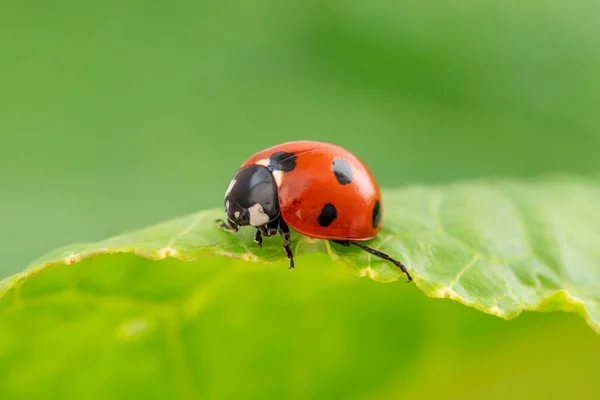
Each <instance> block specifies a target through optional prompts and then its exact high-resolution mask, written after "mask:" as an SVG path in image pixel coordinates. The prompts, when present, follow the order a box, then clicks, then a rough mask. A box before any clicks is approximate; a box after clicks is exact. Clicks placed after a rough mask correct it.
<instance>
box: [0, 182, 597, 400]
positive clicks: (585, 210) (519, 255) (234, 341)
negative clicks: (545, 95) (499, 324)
mask: <svg viewBox="0 0 600 400" xmlns="http://www.w3.org/2000/svg"><path fill="white" fill-rule="evenodd" d="M384 204H385V206H386V209H385V217H384V218H385V222H384V226H385V227H384V229H383V230H382V232H381V235H380V236H379V237H378V238H377V239H376V240H373V241H372V243H371V245H372V246H374V247H376V248H379V249H381V250H383V251H386V252H388V253H390V254H392V255H394V256H395V257H397V258H399V259H401V260H403V261H404V263H405V264H406V265H407V266H408V268H409V270H410V271H411V273H412V275H413V277H414V279H415V284H416V286H417V287H418V288H419V289H421V290H422V291H423V292H424V293H425V294H426V295H428V296H431V297H449V298H452V299H455V300H458V301H459V302H461V303H463V304H466V305H469V306H471V307H474V308H476V309H478V310H481V311H484V312H486V313H490V314H494V315H497V316H501V317H503V318H506V319H509V318H512V317H515V316H516V315H518V314H519V313H521V312H522V311H524V310H537V311H553V310H564V311H573V312H576V313H578V314H580V315H582V316H583V317H585V318H586V320H587V321H588V323H589V325H590V326H591V327H592V328H593V329H594V330H596V332H598V331H600V312H599V311H600V307H599V304H600V268H599V267H598V265H597V260H598V259H599V258H600V250H598V247H597V246H596V243H598V242H599V241H600V232H599V230H598V229H597V227H598V226H600V217H599V215H598V212H597V205H598V204H600V187H599V185H598V184H597V183H596V182H595V181H590V180H578V179H573V178H555V179H547V180H543V181H529V182H523V181H522V182H518V181H495V182H469V183H461V184H455V185H448V186H439V187H419V186H415V187H409V188H405V189H402V190H387V191H385V192H384ZM218 217H222V211H221V210H211V211H202V212H199V213H197V214H194V215H191V216H187V217H184V218H180V219H176V220H173V221H169V222H166V223H163V224H160V225H156V226H152V227H149V228H146V229H143V230H140V231H137V232H133V233H129V234H125V235H121V236H118V237H115V238H111V239H108V240H105V241H102V242H98V243H92V244H78V245H72V246H69V247H66V248H63V249H59V250H57V251H54V252H52V253H50V254H48V255H46V256H44V257H42V258H41V259H40V260H38V261H36V262H34V263H33V264H32V265H31V266H30V267H29V268H28V269H27V270H25V271H24V272H22V273H19V274H17V275H14V276H12V277H9V278H7V279H5V280H3V281H0V326H2V329H0V398H7V399H10V398H39V397H44V396H48V395H49V394H52V396H53V397H56V398H81V396H83V395H85V396H88V395H89V396H92V397H97V398H115V395H117V394H118V397H126V396H127V395H130V396H133V397H144V398H165V397H173V396H178V397H180V398H197V397H199V396H200V397H209V398H211V397H215V396H221V395H223V394H224V393H225V394H228V395H230V396H232V397H235V396H240V395H255V396H256V397H261V396H263V395H264V394H265V393H270V394H271V395H275V396H276V397H282V396H283V397H286V396H288V395H289V394H290V393H292V392H289V390H292V391H293V390H299V389H297V388H296V389H293V388H294V387H296V386H294V385H296V383H294V382H296V380H295V378H293V377H294V376H296V375H294V374H295V373H297V370H298V369H301V370H302V371H303V372H302V375H300V376H301V377H302V378H303V382H312V384H311V385H312V386H310V385H309V386H302V387H303V388H304V389H303V390H309V388H310V390H313V392H306V393H308V394H307V396H308V397H311V396H310V394H311V393H312V394H313V395H316V394H317V393H320V394H321V395H323V392H322V390H321V389H319V388H320V387H325V386H322V385H323V384H324V383H323V382H322V381H321V380H322V379H327V375H323V376H322V375H319V373H318V370H317V371H316V372H315V374H316V375H311V373H310V372H308V371H311V370H312V368H313V367H312V365H313V364H312V363H313V362H314V357H315V356H318V354H317V353H319V352H320V351H331V349H335V348H338V347H336V346H340V347H339V348H340V349H358V348H361V346H362V345H363V342H364V340H365V338H368V337H373V336H378V335H380V334H381V332H382V331H385V332H395V333H394V334H393V338H394V341H395V340H400V342H405V341H411V346H406V347H405V345H402V346H398V345H397V343H396V344H392V343H387V344H386V342H385V341H383V342H381V341H376V342H373V341H371V342H370V344H369V348H370V349H371V350H368V351H367V352H366V353H364V354H365V357H367V355H366V354H369V355H368V357H367V358H365V359H362V358H361V357H362V356H361V355H360V354H363V353H360V354H359V353H356V352H353V353H348V354H352V356H351V357H352V358H351V359H345V361H343V360H344V356H343V354H347V353H344V352H342V353H335V355H334V356H331V357H327V359H330V360H331V363H332V364H331V363H330V364H331V365H328V366H327V367H324V369H323V371H340V374H342V375H344V374H349V373H351V372H350V371H349V370H347V369H345V367H343V365H346V364H347V365H356V363H359V364H361V363H368V362H369V361H368V360H370V359H371V356H372V355H371V354H370V352H371V351H372V349H373V346H377V343H380V344H381V346H383V347H382V348H380V349H378V350H376V351H377V352H386V353H389V354H391V353H393V352H396V351H397V352H399V354H398V355H397V356H393V357H391V359H394V360H397V359H402V358H406V356H410V357H413V358H412V359H415V358H416V357H417V353H415V352H418V349H419V348H420V346H426V345H425V344H424V343H421V344H419V343H417V342H415V340H422V339H416V338H426V337H427V335H425V333H424V331H422V330H423V329H425V327H426V326H428V325H431V323H430V322H426V321H425V320H423V318H424V317H425V315H428V313H431V312H430V311H426V310H427V309H428V308H424V307H425V306H423V305H422V304H421V302H422V300H420V299H419V298H416V297H413V298H407V297H406V296H410V294H411V293H412V292H414V289H415V286H414V285H405V284H402V285H400V286H398V285H379V284H374V285H375V286H376V287H375V286H368V287H366V286H364V284H360V282H365V280H359V279H355V278H352V277H351V275H350V274H347V273H346V272H345V271H344V269H343V268H340V267H341V266H342V265H344V264H345V265H347V266H348V269H349V270H350V272H351V273H352V274H354V275H358V276H368V277H370V278H372V279H373V280H375V281H379V282H392V281H396V280H398V279H401V282H404V280H405V277H404V275H403V274H402V273H401V272H400V271H399V270H398V269H396V268H395V267H393V266H392V265H390V264H389V263H387V262H383V261H381V260H379V259H375V258H371V257H370V256H369V255H368V254H366V253H363V252H361V251H360V250H358V249H355V248H346V247H342V246H338V245H335V244H330V243H328V242H325V241H321V240H314V239H310V238H307V237H303V236H300V235H298V234H294V235H293V240H294V245H295V247H294V249H295V253H296V256H297V269H296V270H287V268H286V267H287V263H286V260H285V257H284V255H283V252H282V250H281V247H280V240H278V239H270V240H269V239H266V240H265V246H264V248H263V249H262V250H260V249H258V248H257V247H256V246H255V245H254V243H253V240H252V236H253V235H252V231H251V229H244V230H242V231H240V232H239V233H237V234H232V233H228V232H224V231H222V230H221V229H219V228H218V227H217V226H216V225H215V224H214V219H215V218H218ZM119 253H125V254H119ZM217 256H224V257H217ZM159 260H160V261H159ZM246 261H253V262H255V263H249V262H246ZM315 277H316V278H315ZM346 277H350V278H346ZM315 279H316V280H315ZM336 288H337V289H336ZM421 297H422V296H421ZM408 304H410V306H407V305H408ZM374 308H377V309H378V310H379V311H378V313H377V315H378V317H377V321H379V322H378V323H382V324H390V325H389V326H386V327H385V328H383V327H381V326H379V325H378V323H376V322H375V320H374V319H373V314H372V311H371V310H373V309H374ZM419 310H420V311H419ZM288 312H289V313H290V316H289V317H286V315H287V313H288ZM453 315H459V317H453ZM460 315H461V314H460V313H458V314H457V313H456V312H455V313H454V314H452V313H450V314H448V311H447V310H446V311H442V312H437V313H434V316H432V317H428V319H430V318H433V320H434V321H436V322H437V323H438V325H439V326H438V325H434V326H435V329H434V331H435V332H438V331H439V332H441V333H440V335H443V336H445V337H446V336H448V335H450V336H451V335H452V334H453V333H448V332H445V331H443V330H442V328H441V326H442V325H448V324H450V325H452V324H451V323H450V322H448V321H455V320H456V318H461V319H462V318H466V317H464V316H462V317H461V316H460ZM384 316H385V317H384ZM286 318H287V319H286ZM297 319H300V321H298V320H297ZM406 319H409V320H410V321H412V322H411V327H410V328H408V327H406V326H405V324H404V322H403V321H405V320H406ZM444 321H446V322H444ZM453 323H455V322H453ZM472 324H473V322H469V323H468V324H467V325H468V326H469V327H471V326H472ZM478 325H480V326H481V327H484V326H485V324H483V325H481V323H478ZM293 326H295V327H296V328H294V331H296V330H297V331H298V332H299V333H298V335H300V337H302V339H300V338H295V337H294V336H293V335H292V336H290V327H293ZM349 327H354V328H353V332H345V331H346V330H347V329H349ZM469 329H471V328H469ZM480 329H483V328H480ZM548 329H554V328H548ZM557 332H561V331H560V330H559V331H557ZM454 334H455V335H457V334H458V333H454ZM397 335H400V336H397ZM503 335H507V333H504V334H503ZM240 336H242V337H240ZM317 336H320V337H322V338H325V339H321V340H325V342H322V341H316V342H315V341H312V342H311V340H312V338H315V337H317ZM461 336H464V332H463V333H462V334H461ZM474 339H475V338H474ZM298 340H301V341H302V342H298ZM331 340H335V341H341V342H340V343H339V344H337V345H334V344H332V343H333V342H331ZM423 340H424V339H423ZM436 340H439V338H438V339H436ZM498 340H500V339H498ZM511 340H516V339H511ZM548 340H549V341H548V343H549V344H548V346H549V347H553V346H554V344H553V343H555V340H556V338H555V339H548ZM342 342H343V343H344V344H342ZM442 342H443V341H442ZM526 342H527V343H528V344H527V346H530V343H531V342H530V341H526ZM238 343H239V344H238ZM278 343H279V344H280V345H281V346H282V347H281V348H279V347H277V346H278V345H277V344H278ZM319 343H321V345H323V346H327V350H319V348H316V349H314V351H312V350H311V351H309V352H306V351H304V350H299V349H307V348H308V347H310V346H313V345H317V346H318V345H319ZM327 343H329V344H327ZM540 343H541V342H540ZM584 343H587V342H585V341H584V342H582V344H581V346H583V347H585V346H589V343H588V344H587V345H584ZM223 346H225V347H223ZM273 346H275V347H273ZM332 346H333V347H332ZM415 346H416V347H415ZM511 346H512V345H511ZM548 346H547V347H548ZM290 348H292V349H294V348H295V349H296V351H295V352H294V359H295V360H296V361H295V363H294V365H293V366H290V365H289V363H288V362H287V361H286V360H288V358H286V357H287V356H284V355H285V354H287V353H286V352H287V351H288V349H290ZM267 349H268V350H267ZM290 351H291V350H290ZM543 351H547V350H543ZM315 352H316V353H315ZM390 352H391V353H390ZM435 352H436V357H439V355H440V354H441V353H442V350H440V349H437V350H435ZM304 353H305V354H304ZM278 354H281V357H283V358H281V357H279V356H278ZM389 354H388V356H389ZM411 354H412V356H411ZM590 354H591V353H590ZM267 355H268V357H269V360H270V361H269V362H268V363H262V361H259V360H262V359H264V357H266V356H267ZM232 357H233V358H232ZM410 357H409V358H407V360H410V359H411V358H410ZM448 357H449V360H456V354H454V353H451V354H450V355H449V356H448ZM493 357H495V358H490V360H492V359H496V360H497V359H498V357H500V356H499V355H498V356H493ZM387 358H390V357H387ZM340 360H341V361H340ZM338 361H339V362H338ZM488 361H489V360H488ZM488 361H486V362H488ZM588 361H589V360H587V361H585V362H588ZM407 362H408V361H407ZM448 362H450V361H448ZM481 362H482V363H483V362H484V361H483V360H482V361H481ZM489 362H492V361H489ZM590 362H591V361H590ZM231 363H233V364H235V365H238V363H239V364H240V365H245V366H247V367H248V366H250V365H252V366H253V367H252V368H259V369H258V370H257V371H262V373H264V374H279V375H281V376H279V375H278V377H279V378H278V379H280V380H281V383H280V384H276V383H272V382H271V383H269V385H268V386H264V385H261V384H260V379H259V380H258V381H257V380H256V378H257V377H258V375H257V374H258V372H257V374H252V373H250V374H246V373H241V374H237V373H236V379H237V380H239V381H240V382H244V383H243V384H240V385H241V386H239V387H237V386H236V387H233V386H231V387H230V386H229V384H228V382H227V381H226V380H227V379H228V378H227V377H228V376H229V372H228V371H230V369H231V368H232V364H231ZM257 363H259V364H260V366H257V365H258V364H257ZM452 363H455V361H452ZM494 363H496V361H494ZM263 364H264V365H263ZM403 365H404V364H403ZM478 365H479V364H478ZM81 366H85V367H84V368H82V367H81ZM270 366H273V368H272V369H269V368H270ZM302 366H304V367H302ZM411 367H412V366H409V365H406V366H405V367H402V368H407V369H410V368H411ZM286 368H291V370H287V369H286ZM427 368H429V367H427ZM238 372H239V371H238ZM457 373H458V372H457ZM361 374H366V375H361V376H363V377H364V378H365V379H364V380H365V381H368V382H371V383H372V382H374V381H377V380H382V382H383V383H382V382H380V384H382V385H384V384H385V382H386V380H389V379H392V378H391V377H387V378H386V375H385V374H383V375H382V374H381V373H380V372H378V371H377V370H372V371H363V372H361ZM422 375H423V376H428V375H427V374H426V373H423V374H422ZM99 377H100V378H101V379H100V380H99ZM214 379H216V381H214V382H213V380H214ZM224 379H225V381H224ZM340 379H342V378H340ZM586 379H587V378H586ZM32 380H35V382H36V384H35V385H32V384H31V381H32ZM362 381H363V379H355V380H353V383H351V384H349V383H348V382H346V380H344V382H345V383H344V384H343V385H336V384H335V381H333V382H331V381H330V382H329V383H328V385H327V386H326V387H328V388H330V389H327V390H333V392H331V393H329V392H328V393H329V394H328V396H329V397H330V396H332V395H334V394H336V395H340V394H343V393H347V394H348V395H350V394H351V393H354V392H355V391H356V390H359V389H358V386H356V385H360V382H362ZM319 382H320V383H319ZM100 383H101V384H100ZM302 384H304V383H302ZM320 385H321V386H320ZM365 385H366V383H365ZM415 385H416V386H414V388H412V389H411V388H410V387H408V388H405V389H403V390H405V392H404V393H409V394H410V393H413V389H414V391H417V392H421V391H422V390H423V389H422V387H421V386H420V385H418V384H415ZM90 388H93V389H92V390H93V393H90ZM122 388H126V389H124V390H123V391H122V390H121V389H122ZM239 388H245V389H243V390H242V389H239ZM363 389H364V388H363ZM244 390H245V391H244ZM323 390H325V389H323ZM365 390H366V389H365ZM346 391H348V392H346ZM293 393H295V394H297V393H299V392H297V391H293ZM302 393H304V392H302ZM365 396H366V397H369V396H370V395H369V394H368V393H367V394H366V395H365ZM226 397H227V396H226ZM250 397H252V396H250Z"/></svg>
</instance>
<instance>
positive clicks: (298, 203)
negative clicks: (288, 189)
mask: <svg viewBox="0 0 600 400" xmlns="http://www.w3.org/2000/svg"><path fill="white" fill-rule="evenodd" d="M300 203H301V201H300V199H294V201H292V204H294V205H295V206H299V205H300Z"/></svg>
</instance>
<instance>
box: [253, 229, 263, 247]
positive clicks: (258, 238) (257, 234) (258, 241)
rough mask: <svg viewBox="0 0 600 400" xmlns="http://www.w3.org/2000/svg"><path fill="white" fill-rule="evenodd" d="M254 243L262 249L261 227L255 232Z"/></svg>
mask: <svg viewBox="0 0 600 400" xmlns="http://www.w3.org/2000/svg"><path fill="white" fill-rule="evenodd" d="M254 243H256V244H257V245H258V247H260V248H261V249H262V234H261V233H260V229H257V230H256V232H254Z"/></svg>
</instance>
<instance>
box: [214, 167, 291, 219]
mask: <svg viewBox="0 0 600 400" xmlns="http://www.w3.org/2000/svg"><path fill="white" fill-rule="evenodd" d="M225 211H226V212H227V219H228V220H229V222H230V224H233V225H235V226H245V225H252V226H263V225H266V224H267V223H269V222H271V221H273V220H274V219H275V218H277V217H279V204H278V202H277V186H276V185H275V180H274V179H273V175H271V171H269V170H268V169H267V168H266V167H263V166H260V165H251V166H249V167H245V168H242V169H240V170H239V171H238V172H237V174H235V176H234V177H233V179H232V180H231V183H230V184H229V188H228V189H227V192H226V193H225Z"/></svg>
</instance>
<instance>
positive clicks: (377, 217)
mask: <svg viewBox="0 0 600 400" xmlns="http://www.w3.org/2000/svg"><path fill="white" fill-rule="evenodd" d="M380 223H381V202H380V201H379V200H376V201H375V207H373V228H377V227H378V226H379V224H380Z"/></svg>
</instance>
